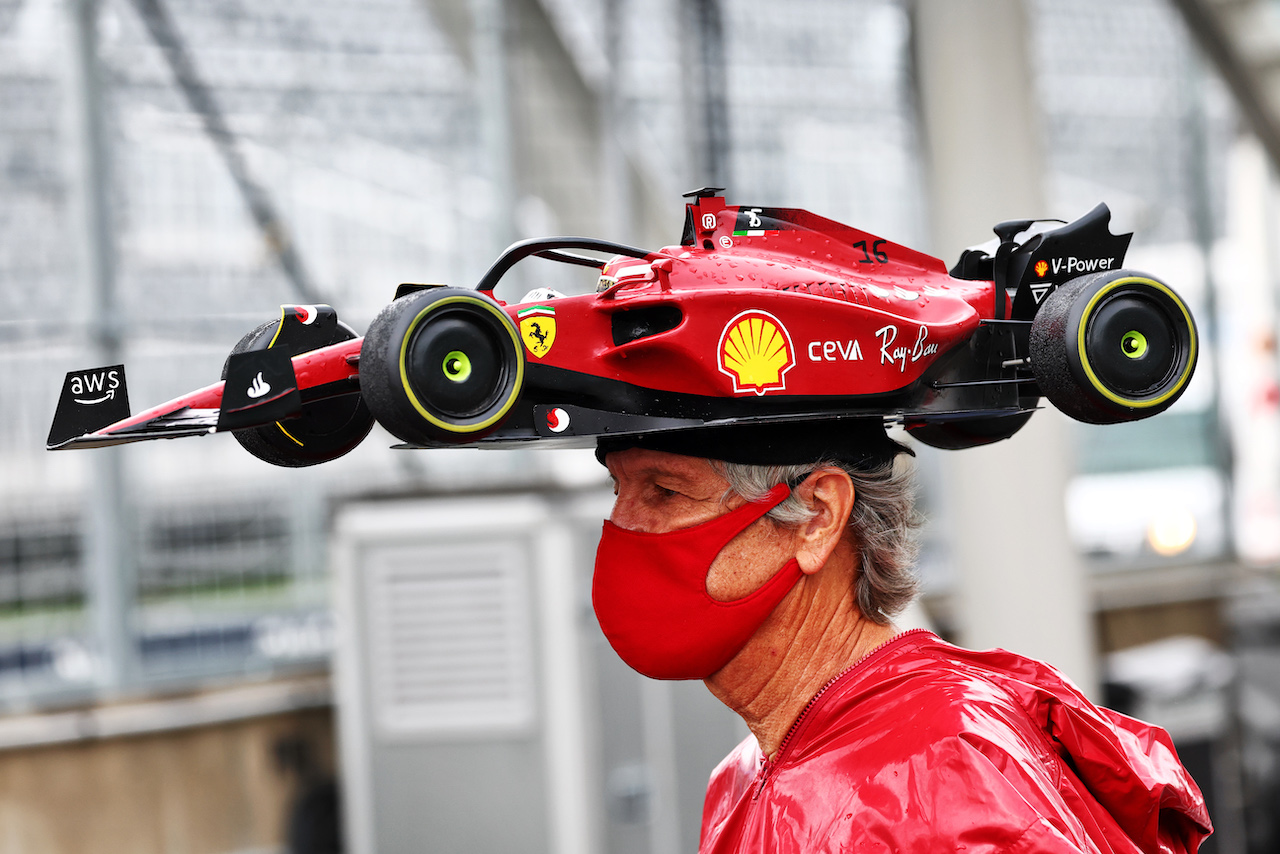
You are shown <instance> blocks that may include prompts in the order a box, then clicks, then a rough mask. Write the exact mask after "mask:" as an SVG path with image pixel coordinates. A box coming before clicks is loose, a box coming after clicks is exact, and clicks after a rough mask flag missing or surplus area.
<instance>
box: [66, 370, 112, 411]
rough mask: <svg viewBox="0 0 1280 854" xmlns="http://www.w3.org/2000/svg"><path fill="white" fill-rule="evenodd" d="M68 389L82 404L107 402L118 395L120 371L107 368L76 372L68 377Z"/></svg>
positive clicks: (73, 397)
mask: <svg viewBox="0 0 1280 854" xmlns="http://www.w3.org/2000/svg"><path fill="white" fill-rule="evenodd" d="M67 382H68V390H69V391H70V392H71V395H72V399H73V400H75V402H76V403H78V404H80V405H81V406H93V405H95V404H98V403H105V402H106V401H108V400H111V399H112V398H114V397H115V396H116V390H117V389H119V388H120V371H119V369H116V368H106V369H104V370H100V371H92V372H88V373H83V374H74V375H72V376H69V377H68V378H67Z"/></svg>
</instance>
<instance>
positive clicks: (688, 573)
mask: <svg viewBox="0 0 1280 854" xmlns="http://www.w3.org/2000/svg"><path fill="white" fill-rule="evenodd" d="M903 450H905V449H904V448H903V447H902V446H900V445H898V444H897V443H895V442H893V441H892V440H890V439H889V438H888V437H887V436H886V434H885V432H884V429H883V427H882V425H881V424H880V422H879V421H878V420H877V421H845V422H841V423H840V424H838V425H836V426H834V427H833V426H832V425H822V424H809V425H806V424H795V423H792V424H787V425H775V426H763V427H762V426H756V427H741V426H739V427H726V428H718V429H714V430H707V431H700V432H695V433H668V434H656V435H650V436H646V437H643V438H636V437H631V438H618V439H606V440H601V442H600V445H599V449H598V451H597V455H598V456H599V457H600V458H601V460H602V461H603V462H604V463H605V465H606V466H607V467H608V469H609V473H610V475H611V476H612V479H613V482H614V484H615V492H616V494H617V500H616V503H615V504H614V509H613V513H612V516H611V518H610V521H608V522H606V523H605V530H604V534H603V536H602V538H601V541H600V546H599V550H598V552H597V558H596V569H595V580H594V588H593V600H594V604H595V609H596V614H597V616H598V618H599V620H600V626H601V628H602V629H603V630H604V633H605V635H606V636H607V637H608V638H609V641H610V643H611V644H612V645H613V647H614V649H615V650H616V651H617V652H618V654H619V655H620V656H621V657H622V658H623V659H624V660H625V661H626V662H627V663H628V664H629V665H631V666H632V667H633V668H635V669H636V670H638V671H639V672H641V673H643V674H645V675H647V676H651V677H654V678H657V679H695V678H698V679H703V680H704V681H705V684H706V685H707V687H708V688H710V690H711V691H712V693H713V694H715V695H716V697H718V698H719V699H720V700H721V701H722V702H724V703H725V704H726V705H727V706H729V707H730V708H731V709H733V710H734V711H735V712H737V713H738V714H739V715H740V716H741V717H742V719H743V720H744V721H745V722H746V724H747V726H748V727H749V728H750V730H751V733H752V735H751V736H750V737H748V738H747V739H746V740H745V741H744V742H743V743H742V744H741V745H739V746H738V748H737V749H736V750H735V751H734V752H733V753H731V754H730V755H729V757H728V758H726V759H725V760H724V761H723V762H722V763H721V764H720V766H719V767H718V768H717V769H716V770H715V772H714V774H713V775H712V778H711V783H710V786H709V788H708V790H707V796H706V802H705V805H704V810H703V824H702V841H701V846H700V850H701V851H702V852H812V851H849V852H852V851H858V852H867V851H900V852H939V851H959V850H965V851H971V852H972V851H1019V852H1021V851H1028V852H1029V851H1044V852H1077V851H1089V852H1094V851H1116V852H1121V851H1123V852H1136V851H1143V852H1184V851H1186V852H1191V851H1195V850H1196V848H1197V847H1198V846H1199V843H1200V841H1201V840H1202V839H1203V838H1204V837H1205V836H1207V835H1208V833H1209V832H1210V823H1209V817H1208V814H1207V812H1206V810H1205V807H1204V800H1203V798H1202V797H1201V794H1200V792H1199V790H1198V789H1197V788H1196V785H1195V783H1194V782H1192V780H1191V779H1190V777H1189V776H1188V775H1187V773H1186V771H1185V770H1184V769H1183V768H1182V766H1181V764H1180V763H1179V762H1178V759H1177V756H1176V754H1175V752H1174V749H1173V745H1172V743H1171V742H1170V740H1169V737H1168V735H1167V734H1166V733H1164V731H1162V730H1160V729H1157V728H1155V727H1151V726H1149V725H1146V724H1143V723H1141V722H1138V721H1134V720H1132V719H1129V718H1126V717H1124V716H1122V715H1119V714H1116V713H1114V712H1111V711H1109V710H1105V709H1098V708H1096V707H1095V706H1093V705H1092V704H1091V703H1090V702H1089V701H1088V700H1086V699H1085V698H1084V696H1083V695H1081V694H1080V692H1079V691H1078V690H1077V689H1076V688H1075V687H1074V686H1072V685H1071V684H1070V683H1069V682H1067V681H1066V680H1065V679H1064V678H1063V677H1062V676H1061V675H1059V674H1058V673H1057V672H1056V671H1054V670H1053V669H1052V668H1051V667H1049V666H1047V665H1045V664H1041V663H1039V662H1036V661H1031V660H1029V659H1025V658H1022V657H1019V656H1016V655H1013V654H1011V653H1008V652H1005V651H1002V650H995V651H989V652H970V651H967V650H963V649H960V648H957V647H954V646H951V645H949V644H947V643H945V642H943V641H941V640H940V639H938V638H937V637H936V636H934V635H933V634H931V633H929V632H926V631H921V630H916V631H909V632H901V631H899V629H898V628H896V627H895V626H894V625H893V622H892V619H893V617H894V615H895V614H897V613H898V612H899V611H900V610H901V609H902V608H903V607H905V606H906V605H907V604H908V603H909V602H910V600H911V598H912V596H913V595H914V593H915V581H914V578H913V576H912V573H911V562H912V559H913V558H914V546H913V528H914V526H915V524H916V519H915V511H914V506H913V498H912V491H911V487H910V476H909V474H908V473H904V471H903V470H902V467H901V466H895V463H894V460H895V457H897V455H898V454H899V453H900V452H902V451H903ZM1028 571H1034V567H1033V566H1028ZM1051 607H1052V605H1051V603H1047V609H1046V610H1048V608H1051ZM1046 619H1052V615H1051V614H1048V613H1046Z"/></svg>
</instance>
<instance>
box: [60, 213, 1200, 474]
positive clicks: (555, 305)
mask: <svg viewBox="0 0 1280 854" xmlns="http://www.w3.org/2000/svg"><path fill="white" fill-rule="evenodd" d="M690 197H691V201H690V202H689V204H688V205H687V209H686V218H685V227H684V234H683V237H682V239H681V242H680V244H679V245H678V246H669V247H665V248H663V249H659V250H657V251H646V250H643V249H637V248H633V247H629V246H624V245H621V244H615V243H610V242H608V241H603V240H594V239H588V238H576V237H569V238H552V239H540V240H529V241H524V242H521V243H517V244H515V245H513V246H512V247H511V248H510V249H508V250H507V251H506V252H505V253H504V254H503V255H502V256H501V257H500V258H498V260H497V261H496V262H495V263H494V264H493V266H492V267H491V268H490V269H489V271H488V272H487V273H486V274H485V275H484V277H483V278H482V279H481V280H480V282H479V284H477V286H476V287H475V288H474V289H461V288H451V287H443V286H428V285H401V286H400V288H399V290H398V291H397V293H396V297H395V299H394V301H393V302H391V304H390V305H388V306H387V307H386V308H385V309H384V310H383V311H382V312H381V314H380V315H379V316H378V317H377V318H376V319H375V320H374V321H373V323H372V324H371V326H370V327H369V330H368V332H367V333H366V335H365V336H364V337H363V338H360V337H357V335H356V333H355V332H354V331H353V330H351V329H350V328H349V327H347V326H346V325H345V324H343V323H341V322H339V320H338V318H337V315H336V313H335V312H334V310H333V309H332V308H330V307H328V306H284V307H282V311H281V316H280V318H279V319H278V320H272V321H270V322H268V323H264V324H263V325H261V326H259V327H258V328H257V329H255V330H253V331H252V332H250V333H249V334H248V335H246V336H245V337H244V338H243V339H241V341H240V342H239V343H238V344H237V345H236V346H235V348H234V349H233V350H232V353H231V355H230V356H229V357H228V360H227V363H226V365H225V367H224V369H223V379H222V381H220V382H217V383H214V384H212V385H209V386H207V387H205V388H202V389H200V390H198V391H194V392H192V393H190V394H188V395H185V396H183V397H180V398H177V399H175V400H171V401H169V402H168V403H164V404H161V405H160V406H157V407H154V408H152V409H149V410H147V411H146V412H143V413H140V414H137V415H130V414H129V410H128V402H127V389H126V387H125V376H124V369H123V366H119V365H117V366H112V367H107V368H98V369H94V370H89V371H73V372H72V373H70V374H68V375H67V377H66V381H65V383H64V387H63V394H62V397H61V399H60V400H59V404H58V411H57V413H56V415H55V417H54V422H53V427H52V429H51V431H50V435H49V440H48V447H49V448H50V449H62V448H85V447H99V446H104V445H113V444H119V443H122V442H133V441H140V440H145V439H154V438H174V437H179V436H191V435H200V434H205V433H210V432H227V431H230V432H232V433H233V434H234V435H235V436H236V438H237V439H238V440H239V441H240V443H241V444H242V445H244V446H245V447H246V448H247V449H248V450H249V451H250V452H251V453H253V454H254V455H255V456H258V457H259V458H261V459H263V460H266V461H267V462H270V463H274V464H276V465H283V466H304V465H311V464H314V463H319V462H324V461H327V460H331V459H334V458H336V457H338V456H341V455H342V454H345V453H346V452H348V451H350V450H351V449H352V448H354V447H355V446H356V445H357V444H358V443H359V442H360V441H361V440H362V439H363V438H364V437H365V436H366V435H367V434H368V432H369V430H370V429H371V427H372V425H373V423H374V421H375V420H376V421H377V422H378V423H380V424H382V426H383V427H385V428H386V429H387V430H388V431H390V432H391V433H392V434H394V435H395V436H396V437H398V438H399V439H401V440H402V441H403V442H404V443H405V445H406V446H411V447H441V446H457V445H460V444H465V443H474V444H476V445H477V446H485V447H513V446H523V445H527V444H529V443H534V442H537V443H544V444H547V445H551V446H570V447H583V446H591V445H593V444H594V442H595V440H596V439H597V437H599V436H602V435H618V434H634V433H645V432H649V431H656V430H663V431H666V430H685V429H695V428H700V427H706V426H718V425H726V424H733V423H742V422H748V421H754V422H768V421H789V420H795V419H804V420H823V421H839V420H841V419H847V418H865V417H879V418H883V419H886V420H889V421H896V422H898V423H901V424H902V425H904V426H905V427H906V429H907V430H908V431H909V432H910V433H911V434H912V435H913V436H915V437H916V438H917V439H919V440H920V441H922V442H924V443H926V444H929V445H933V446H937V447H942V448H953V449H958V448H966V447H971V446H975V445H981V444H986V443H988V442H993V441H997V440H1000V439H1005V438H1008V437H1009V436H1011V435H1013V433H1014V432H1016V431H1017V430H1018V429H1019V428H1020V427H1021V426H1022V425H1023V424H1024V423H1026V421H1027V419H1028V418H1030V417H1031V414H1032V412H1033V411H1034V409H1035V408H1036V407H1037V405H1038V403H1039V399H1040V397H1041V396H1044V397H1045V398H1047V399H1048V400H1049V401H1050V402H1052V403H1053V404H1054V405H1055V406H1057V407H1058V408H1059V409H1061V410H1063V411H1064V412H1066V413H1067V414H1068V415H1071V416H1072V417H1074V418H1076V419H1079V420H1082V421H1087V422H1092V423H1113V422H1119V421H1129V420H1134V419H1138V418H1145V417H1147V416H1150V415H1154V414H1156V413H1158V412H1161V411H1163V410H1165V409H1167V408H1168V407H1169V406H1170V405H1171V404H1172V403H1173V402H1174V401H1175V400H1176V399H1177V398H1178V397H1179V396H1180V395H1181V394H1182V392H1183V391H1184V390H1185V389H1186V387H1187V383H1188V381H1189V380H1190V378H1191V375H1192V372H1193V370H1194V368H1195V363H1196V354H1197V346H1198V340H1197V334H1196V328H1195V323H1194V321H1193V320H1192V317H1191V313H1190V311H1189V310H1188V309H1187V306H1186V304H1185V303H1184V302H1183V300H1182V299H1181V298H1180V297H1179V296H1178V295H1177V294H1176V293H1175V292H1174V291H1173V290H1171V289H1170V288H1169V287H1168V286H1167V285H1165V284H1164V283H1162V282H1160V281H1159V280H1157V279H1155V278H1153V277H1151V276H1148V275H1145V274H1143V273H1138V272H1134V271H1131V270H1125V269H1123V268H1122V265H1123V260H1124V255H1125V252H1126V250H1127V249H1128V245H1129V240H1130V237H1131V235H1128V234H1125V235H1113V234H1112V233H1111V231H1110V227H1109V222H1110V212H1109V211H1108V210H1107V208H1106V207H1105V206H1103V205H1099V206H1098V207H1097V208H1095V209H1094V210H1093V211H1091V212H1090V213H1089V214H1087V215H1086V216H1084V217H1082V218H1081V219H1079V220H1077V221H1075V222H1073V223H1070V224H1064V225H1060V226H1057V227H1050V226H1049V225H1048V224H1047V223H1046V222H1044V221H1035V220H1017V221H1010V222H1004V223H1001V224H999V225H997V226H996V227H995V232H996V235H997V240H996V241H993V242H992V244H990V246H989V247H988V248H986V249H971V250H967V251H966V252H965V253H964V254H963V255H962V256H961V258H960V260H959V262H958V263H957V264H956V265H955V267H954V268H953V269H952V270H951V271H949V272H948V270H947V269H946V267H945V266H944V264H943V263H942V262H941V261H939V260H937V259H935V258H932V257H929V256H927V255H924V254H922V253H920V252H916V251H914V250H911V249H908V248H906V247H904V246H899V245H897V244H895V243H892V242H890V241H888V240H884V239H882V238H879V237H876V236H874V235H871V234H867V233H865V232H862V231H859V230H857V229H854V228H850V227H848V226H845V225H841V224H839V223H836V222H833V221H831V220H827V219H824V218H822V217H819V216H816V215H814V214H811V213H808V212H806V211H803V210H795V209H785V208H776V209H775V208H759V207H746V206H731V205H726V204H725V200H724V199H723V198H722V197H721V196H720V195H718V191H716V190H700V191H697V192H696V193H693V194H690ZM1055 222H1056V221H1055ZM584 251H586V252H591V253H595V254H598V255H605V256H609V257H607V259H603V258H597V257H594V255H586V254H582V253H583V252H584ZM530 256H538V257H541V258H547V259H551V260H554V261H559V262H563V263H568V264H573V265H579V266H583V267H588V268H594V269H595V270H596V271H598V276H599V278H598V286H597V288H596V291H595V292H594V293H587V294H583V295H576V296H563V295H560V294H558V293H556V292H554V291H550V290H547V289H539V290H535V291H533V292H531V293H530V294H529V295H527V296H526V298H525V299H524V300H523V301H521V302H520V303H518V304H511V305H508V304H505V303H503V302H501V301H499V300H497V299H495V298H494V297H493V289H494V286H495V285H497V283H498V282H499V280H500V279H501V278H502V277H503V276H504V275H505V274H506V273H507V272H508V271H510V270H511V268H512V267H513V266H514V265H516V264H517V263H518V262H520V261H522V260H524V259H526V258H528V257H530Z"/></svg>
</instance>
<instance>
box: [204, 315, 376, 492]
mask: <svg viewBox="0 0 1280 854" xmlns="http://www.w3.org/2000/svg"><path fill="white" fill-rule="evenodd" d="M282 322H283V321H282V320H271V321H268V322H266V323H264V324H262V325H261V326H258V327H257V328H256V329H254V330H253V331H251V332H249V333H248V334H247V335H245V336H244V337H243V338H241V339H240V341H239V342H238V343H237V344H236V346H235V347H232V348H231V356H234V355H237V354H239V353H247V352H250V351H252V350H266V349H268V348H269V347H271V346H272V343H273V342H275V340H276V337H277V332H278V330H279V328H280V324H281V323H282ZM355 337H356V333H355V331H354V330H352V329H351V327H349V326H347V325H346V324H345V323H342V322H338V323H337V324H336V326H335V328H334V333H333V335H332V337H331V339H330V340H329V341H328V342H327V343H325V344H324V345H322V346H328V345H330V344H338V343H341V342H343V341H350V340H351V339H353V338H355ZM314 343H316V342H311V344H314ZM275 346H277V347H279V346H283V347H284V348H285V349H286V350H287V351H288V353H289V355H290V356H291V357H292V356H299V355H301V354H303V353H306V352H310V351H311V350H312V349H319V348H318V347H312V346H311V345H310V344H308V345H296V346H290V343H289V342H287V341H286V342H285V343H283V344H280V343H276V345H275ZM229 364H230V356H229V357H228V359H227V361H226V362H224V363H223V365H222V378H223V379H224V380H225V379H226V378H227V366H228V365H229ZM372 429H373V416H372V415H371V414H369V410H368V408H366V407H365V405H364V401H362V400H361V399H360V395H358V394H348V395H343V396H341V397H331V398H328V399H326V400H317V401H314V402H313V403H308V404H305V405H304V406H303V407H302V414H301V415H300V416H299V417H298V418H293V419H290V420H289V421H287V422H283V423H282V422H279V421H276V422H274V423H272V424H266V425H264V426H262V427H249V428H247V429H244V430H235V431H233V432H232V434H231V435H233V436H235V437H236V441H237V442H239V443H240V445H241V447H243V448H244V449H245V450H246V451H248V452H249V453H251V454H253V455H254V456H255V457H257V458H258V459H260V460H262V461H264V462H268V463H271V464H272V465H273V466H284V467H286V468H302V467H303V466H314V465H317V464H319V463H327V462H329V461H330V460H336V459H337V458H338V457H341V456H343V455H344V454H347V453H349V452H350V451H352V450H353V449H354V448H355V447H356V445H359V444H360V442H361V441H362V440H363V439H364V437H365V436H368V435H369V431H370V430H372Z"/></svg>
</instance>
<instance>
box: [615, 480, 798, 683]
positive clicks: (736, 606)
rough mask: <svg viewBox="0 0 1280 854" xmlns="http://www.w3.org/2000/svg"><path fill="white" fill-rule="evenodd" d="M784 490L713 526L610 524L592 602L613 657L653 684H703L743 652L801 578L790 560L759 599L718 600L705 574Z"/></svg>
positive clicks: (751, 596)
mask: <svg viewBox="0 0 1280 854" xmlns="http://www.w3.org/2000/svg"><path fill="white" fill-rule="evenodd" d="M790 494H791V489H790V487H788V486H787V485H786V484H785V483H782V484H778V485H777V486H775V487H774V488H773V489H772V490H770V491H769V494H768V495H767V496H766V497H765V500H764V501H763V502H761V503H759V504H746V505H744V506H742V507H739V508H738V509H737V510H733V511H731V512H729V513H726V514H724V515H723V516H717V517H716V518H714V519H711V520H710V521H708V522H703V523H702V524H700V525H694V526H693V527H692V528H683V529H681V530H678V531H668V532H666V533H663V534H646V533H641V532H638V531H628V530H626V529H625V528H619V527H618V526H617V525H615V524H613V523H612V522H609V521H606V522H605V523H604V533H603V534H602V535H601V537H600V545H599V547H598V548H597V549H596V569H595V577H594V579H593V581H592V586H591V600H592V604H593V605H594V606H595V611H596V618H597V619H598V620H599V621H600V628H601V629H602V630H603V631H604V634H605V637H607V638H608V639H609V643H610V644H611V645H612V646H613V649H614V651H615V652H617V653H618V655H619V656H620V657H621V658H622V660H623V661H625V662H626V663H627V664H629V665H630V666H631V667H632V668H633V669H635V670H638V671H639V672H640V673H643V674H644V675H645V676H650V677H652V678H654V679H705V678H706V677H708V676H710V675H711V674H712V673H715V672H716V671H717V670H719V669H720V668H721V667H723V666H724V665H725V664H727V663H728V662H729V660H730V659H731V658H733V657H734V656H735V655H737V654H738V651H739V650H741V649H742V647H743V646H745V645H746V643H747V641H748V640H750V639H751V636H752V635H753V634H755V632H756V629H758V628H760V625H761V624H762V623H763V622H764V621H765V619H766V618H767V617H768V616H769V615H770V614H771V613H773V609H774V608H776V607H777V606H778V603H779V602H781V601H782V599H783V597H784V596H786V595H787V593H788V592H790V590H791V588H792V587H794V586H795V583H796V582H797V581H799V580H800V576H801V575H802V573H801V572H800V565H799V563H797V562H796V560H795V558H792V559H791V560H790V561H788V562H787V563H786V564H784V565H783V567H782V568H781V569H779V570H778V571H777V572H776V573H774V575H773V577H772V578H770V579H769V580H768V581H766V582H765V583H764V585H763V586H761V587H760V588H759V589H758V590H756V591H755V592H754V593H751V594H748V595H747V596H744V597H742V598H741V599H734V600H732V601H729V602H717V601H716V600H715V599H712V598H711V596H710V595H708V593H707V572H708V571H709V570H710V569H711V564H712V563H714V562H715V559H716V556H717V555H719V554H720V552H721V550H722V549H724V547H725V546H727V545H728V544H729V541H730V540H732V539H733V538H734V537H736V536H738V534H740V533H742V532H743V531H745V530H746V529H747V528H748V527H750V526H751V525H752V524H753V523H754V522H755V521H756V520H757V519H759V518H760V517H761V516H763V515H764V514H766V513H768V512H769V511H770V510H772V509H773V508H774V507H777V506H778V505H779V504H781V503H782V502H783V501H784V500H786V498H787V496H788V495H790Z"/></svg>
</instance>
